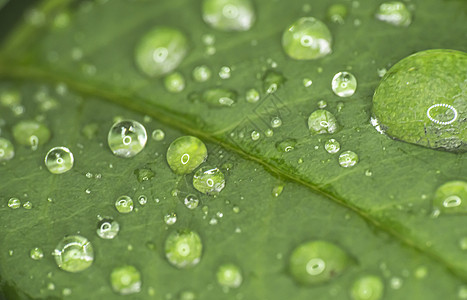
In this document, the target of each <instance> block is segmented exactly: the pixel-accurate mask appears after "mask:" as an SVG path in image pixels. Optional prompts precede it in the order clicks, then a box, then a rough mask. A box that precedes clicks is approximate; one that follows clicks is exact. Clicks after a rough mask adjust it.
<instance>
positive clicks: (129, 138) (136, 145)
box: [107, 120, 148, 157]
mask: <svg viewBox="0 0 467 300" xmlns="http://www.w3.org/2000/svg"><path fill="white" fill-rule="evenodd" d="M147 139H148V137H147V134H146V129H145V128H144V126H143V125H142V124H141V123H139V122H136V121H133V120H123V121H119V122H116V123H115V124H114V125H112V127H111V128H110V130H109V134H108V135H107V142H108V144H109V148H110V150H112V152H113V154H114V155H116V156H119V157H133V156H135V155H136V154H138V153H139V152H141V150H143V149H144V146H146V141H147Z"/></svg>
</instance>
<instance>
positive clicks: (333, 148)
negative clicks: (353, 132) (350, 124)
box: [324, 139, 341, 154]
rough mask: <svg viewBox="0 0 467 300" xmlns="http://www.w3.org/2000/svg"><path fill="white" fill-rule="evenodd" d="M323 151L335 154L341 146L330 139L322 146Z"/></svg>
mask: <svg viewBox="0 0 467 300" xmlns="http://www.w3.org/2000/svg"><path fill="white" fill-rule="evenodd" d="M324 149H325V150H326V151H327V152H328V153H331V154H333V153H337V152H339V150H341V144H340V143H339V142H338V141H336V140H335V139H330V140H328V141H327V142H326V144H324Z"/></svg>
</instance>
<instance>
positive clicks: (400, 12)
mask: <svg viewBox="0 0 467 300" xmlns="http://www.w3.org/2000/svg"><path fill="white" fill-rule="evenodd" d="M375 17H376V19H378V20H380V21H383V22H386V23H389V24H391V25H394V26H405V27H407V26H409V25H410V23H412V13H411V12H410V11H409V10H408V9H407V7H406V6H405V4H404V3H403V2H399V1H390V2H385V3H383V4H381V5H380V6H379V7H378V10H377V11H376V14H375Z"/></svg>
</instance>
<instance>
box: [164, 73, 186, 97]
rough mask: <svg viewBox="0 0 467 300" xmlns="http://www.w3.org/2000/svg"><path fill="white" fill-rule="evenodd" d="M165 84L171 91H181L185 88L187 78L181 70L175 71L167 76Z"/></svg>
mask: <svg viewBox="0 0 467 300" xmlns="http://www.w3.org/2000/svg"><path fill="white" fill-rule="evenodd" d="M164 86H165V89H166V90H167V91H169V92H171V93H180V92H181V91H183V90H184V89H185V78H184V77H183V75H182V74H181V73H180V72H173V73H171V74H169V75H167V76H165V78H164Z"/></svg>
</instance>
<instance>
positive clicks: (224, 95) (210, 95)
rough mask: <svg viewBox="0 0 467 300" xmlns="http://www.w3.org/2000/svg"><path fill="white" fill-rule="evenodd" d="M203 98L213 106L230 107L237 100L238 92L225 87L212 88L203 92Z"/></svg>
mask: <svg viewBox="0 0 467 300" xmlns="http://www.w3.org/2000/svg"><path fill="white" fill-rule="evenodd" d="M201 100H202V101H203V102H204V103H206V104H208V105H210V106H212V107H230V106H232V105H234V104H235V102H236V101H237V93H236V92H234V91H232V90H229V89H224V88H212V89H207V90H205V91H204V92H203V94H202V96H201Z"/></svg>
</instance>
